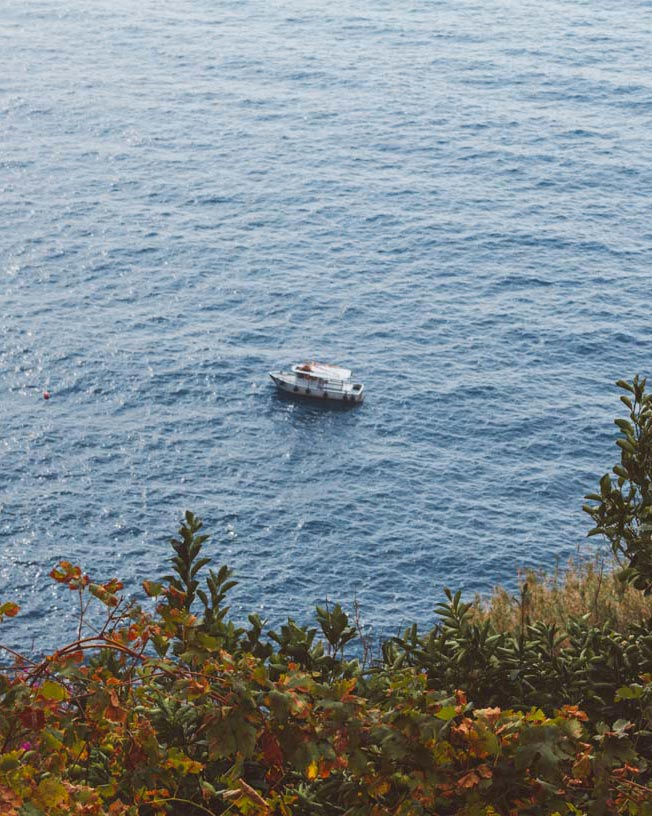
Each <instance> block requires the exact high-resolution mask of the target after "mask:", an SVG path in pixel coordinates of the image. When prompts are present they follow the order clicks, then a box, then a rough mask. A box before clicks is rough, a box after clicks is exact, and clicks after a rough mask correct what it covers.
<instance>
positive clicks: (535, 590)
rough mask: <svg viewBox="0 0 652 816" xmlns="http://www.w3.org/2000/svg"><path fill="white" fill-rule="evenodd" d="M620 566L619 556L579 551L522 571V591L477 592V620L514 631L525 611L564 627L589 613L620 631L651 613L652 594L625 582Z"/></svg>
mask: <svg viewBox="0 0 652 816" xmlns="http://www.w3.org/2000/svg"><path fill="white" fill-rule="evenodd" d="M618 571H619V564H618V562H617V560H616V559H615V558H614V557H613V556H612V557H609V556H605V554H604V553H596V554H595V555H593V557H580V556H579V555H578V556H577V557H576V558H573V559H570V560H569V561H568V563H567V564H566V565H565V567H564V568H563V569H560V568H559V566H557V567H556V569H555V570H554V571H553V572H552V573H547V572H543V571H542V570H535V569H527V570H520V571H519V574H518V578H519V586H520V590H519V593H518V595H516V596H515V595H513V594H512V593H510V592H509V591H508V590H507V589H505V588H504V587H502V586H498V587H496V588H495V589H494V591H493V593H492V594H491V596H490V597H489V598H484V597H482V596H479V595H478V596H476V598H475V599H474V601H473V607H472V611H473V619H474V620H476V621H485V620H491V623H492V624H493V626H495V628H496V630H497V631H499V632H516V631H518V630H519V629H520V627H521V626H522V621H523V617H524V616H527V617H528V618H529V619H530V620H536V621H542V622H544V623H548V624H552V623H554V624H556V625H557V626H560V627H562V628H565V627H566V626H567V625H568V622H569V621H570V620H571V619H573V618H579V617H582V616H583V615H588V616H589V620H590V621H591V623H593V624H595V625H596V626H600V627H602V626H605V625H606V626H608V627H610V628H611V629H615V630H617V631H619V632H622V631H624V630H625V629H626V628H627V627H628V626H629V625H630V624H631V622H632V621H643V620H647V619H648V618H652V596H650V595H644V594H643V593H642V592H640V591H639V590H637V589H636V588H635V587H633V586H632V585H631V584H627V583H624V582H623V581H622V580H620V578H619V577H618Z"/></svg>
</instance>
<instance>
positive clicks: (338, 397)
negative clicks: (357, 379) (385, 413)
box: [269, 372, 364, 405]
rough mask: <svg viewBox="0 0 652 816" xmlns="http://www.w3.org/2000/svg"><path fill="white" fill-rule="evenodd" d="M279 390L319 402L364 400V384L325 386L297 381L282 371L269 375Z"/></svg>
mask: <svg viewBox="0 0 652 816" xmlns="http://www.w3.org/2000/svg"><path fill="white" fill-rule="evenodd" d="M269 376H270V377H271V378H272V380H273V381H274V383H275V384H276V387H277V388H278V389H279V391H282V392H283V393H285V394H289V395H290V396H291V397H298V398H300V399H311V400H319V401H320V402H340V403H343V404H346V403H348V404H350V405H352V404H354V403H359V402H362V401H363V400H364V386H363V385H357V384H356V385H353V384H349V383H344V384H338V385H337V386H335V385H331V386H330V387H329V385H328V384H327V385H326V386H325V387H321V386H319V387H318V386H316V385H315V384H313V383H305V382H299V381H298V380H297V379H296V377H294V376H293V375H286V374H284V373H281V372H279V373H273V372H270V375H269Z"/></svg>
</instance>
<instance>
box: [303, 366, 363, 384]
mask: <svg viewBox="0 0 652 816" xmlns="http://www.w3.org/2000/svg"><path fill="white" fill-rule="evenodd" d="M292 371H294V372H295V373H296V374H307V375H308V376H310V377H318V378H319V379H321V380H342V381H345V380H350V379H351V371H350V370H349V369H348V368H341V367H340V366H334V365H328V363H301V364H300V365H295V366H292Z"/></svg>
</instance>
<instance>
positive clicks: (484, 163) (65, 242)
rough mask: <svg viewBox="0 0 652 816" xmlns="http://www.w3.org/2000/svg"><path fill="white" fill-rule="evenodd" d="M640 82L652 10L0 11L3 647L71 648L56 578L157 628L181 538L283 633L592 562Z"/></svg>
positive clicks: (649, 77)
mask: <svg viewBox="0 0 652 816" xmlns="http://www.w3.org/2000/svg"><path fill="white" fill-rule="evenodd" d="M651 69H652V3H651V2H649V0H623V1H622V2H619V3H613V2H607V0H591V2H589V0H564V2H559V1H558V0H536V2H534V0H518V2H516V0H393V2H389V0H359V2H356V3H350V2H344V0H330V2H328V3H323V2H316V0H264V2H263V0H174V2H172V0H156V2H153V1H152V0H142V2H139V3H133V2H131V0H129V1H127V0H93V2H92V3H89V2H87V0H58V2H56V3H54V2H51V0H21V1H20V2H15V1H12V0H0V307H1V308H0V603H4V602H6V601H14V602H17V603H18V604H20V606H21V611H20V613H19V614H18V616H17V617H15V618H12V619H9V618H7V619H5V620H4V621H3V622H2V623H1V624H0V642H1V643H3V644H5V645H9V646H11V647H12V648H15V649H18V650H19V651H21V652H22V653H24V654H34V653H42V652H43V651H44V650H47V649H51V648H56V647H57V646H58V645H61V644H62V643H64V642H68V641H69V640H71V639H73V638H74V637H75V636H76V632H77V624H76V614H77V612H78V599H77V597H76V594H75V593H71V592H70V591H69V590H67V589H66V588H64V587H61V586H60V585H58V584H56V583H55V582H53V581H52V579H51V578H50V577H49V573H50V571H51V570H52V569H53V567H55V566H56V564H57V563H58V562H59V561H60V560H67V561H69V562H71V563H73V564H78V565H80V566H81V567H82V569H83V570H84V571H85V572H86V573H87V574H88V575H89V576H90V577H91V579H92V580H94V581H106V580H108V579H110V578H114V577H116V578H119V579H121V580H122V581H123V582H124V594H125V596H126V597H132V598H135V599H136V600H141V601H142V600H143V599H144V593H143V590H142V586H141V584H142V581H143V580H145V579H157V578H160V577H162V576H164V575H166V574H169V572H170V557H171V555H172V554H173V553H172V549H171V547H170V539H171V538H172V537H174V536H175V535H176V534H177V530H178V528H179V525H180V522H181V520H182V518H183V514H184V513H185V511H186V510H191V511H192V512H194V513H195V514H196V515H197V516H199V517H200V518H201V519H202V520H203V523H204V531H205V532H206V533H208V534H209V535H210V539H209V540H208V541H207V542H206V544H205V545H204V554H205V555H206V556H208V557H210V559H211V562H212V565H213V566H214V567H218V566H219V565H221V564H228V565H229V566H230V567H232V568H233V570H234V575H235V578H236V579H237V580H238V582H239V583H238V586H237V587H236V588H235V589H233V590H232V591H231V593H230V606H231V612H230V614H231V616H232V618H233V619H234V620H235V621H237V622H246V619H247V615H248V614H249V613H254V612H255V613H257V614H259V615H260V616H261V617H262V618H263V619H265V620H266V621H267V624H266V626H267V627H268V628H273V627H276V626H278V625H280V623H282V622H283V621H285V620H286V619H287V617H288V616H289V617H292V618H294V619H295V620H296V621H298V622H300V623H302V624H312V623H314V606H315V604H322V605H323V604H324V603H329V604H334V603H341V604H342V606H343V608H344V609H345V610H346V611H348V612H350V613H352V614H353V613H354V610H355V609H357V614H358V616H359V620H360V625H361V627H363V628H364V629H365V631H367V632H370V633H373V636H374V637H375V636H378V637H379V638H380V637H386V636H391V635H393V634H396V633H397V632H399V631H400V630H401V629H402V628H403V627H404V626H407V625H409V624H410V623H412V622H417V623H418V624H419V626H420V627H422V628H428V627H430V626H432V625H433V623H434V622H435V620H436V613H435V607H436V605H437V603H439V602H441V601H442V600H443V599H444V597H445V596H444V588H445V587H449V588H451V589H453V590H457V589H460V590H461V591H462V593H463V595H464V597H467V598H469V599H470V598H473V597H474V596H475V594H476V593H480V594H483V595H485V596H486V595H488V594H490V593H491V591H492V588H493V587H494V586H496V585H497V584H501V585H503V586H505V587H506V588H507V589H508V591H510V592H513V593H517V592H518V585H519V580H520V578H519V570H523V569H527V568H535V569H542V570H547V571H554V570H558V569H563V567H564V565H565V564H566V563H567V562H568V559H570V558H576V557H578V556H580V557H592V556H593V555H594V554H595V553H600V552H603V551H604V548H605V544H604V543H601V542H600V541H599V540H597V539H596V538H590V539H587V532H588V530H589V529H590V519H589V518H588V516H587V515H586V514H585V513H583V512H582V509H581V508H582V504H583V497H584V495H585V494H586V493H588V492H591V491H593V490H594V489H595V487H596V485H597V482H598V480H599V478H600V476H601V475H602V474H603V473H605V472H607V471H608V470H609V469H610V468H611V466H612V465H613V464H615V463H616V462H617V461H618V448H617V447H616V446H615V444H614V443H615V439H616V434H617V429H616V427H615V426H614V424H613V419H614V417H617V416H622V415H623V411H624V410H625V409H624V406H623V405H622V404H621V403H620V402H619V398H618V397H619V389H618V388H617V387H616V385H615V381H616V380H618V379H619V378H626V379H629V378H631V377H632V376H633V375H635V374H637V373H638V374H640V375H641V376H645V375H646V374H650V373H651V359H650V352H651V342H650V341H651V339H652V337H651V310H650V302H651V301H650V293H651V282H652V269H651V262H652V207H651V205H652V139H651V136H650V134H651V130H652V70H651ZM304 360H321V361H325V362H330V363H337V364H340V365H344V366H346V367H349V368H351V369H352V370H353V372H354V376H355V378H356V379H357V380H359V381H360V382H363V383H364V385H365V389H366V400H365V402H364V404H363V405H362V406H359V407H356V408H354V409H351V410H346V411H344V410H335V409H333V408H332V407H329V406H324V405H321V404H311V403H302V402H297V401H293V400H288V399H283V398H281V397H279V396H278V395H277V393H276V392H275V389H274V386H273V383H272V381H271V380H270V378H269V376H268V372H269V371H271V370H274V369H279V368H284V367H287V366H289V365H291V364H292V363H296V362H300V361H304ZM46 393H47V394H48V395H49V399H45V398H44V394H46Z"/></svg>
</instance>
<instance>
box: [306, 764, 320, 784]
mask: <svg viewBox="0 0 652 816" xmlns="http://www.w3.org/2000/svg"><path fill="white" fill-rule="evenodd" d="M318 772H319V767H318V766H317V763H316V762H315V761H314V759H313V761H312V762H311V763H310V765H308V768H307V769H306V776H307V777H308V779H317V774H318Z"/></svg>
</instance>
